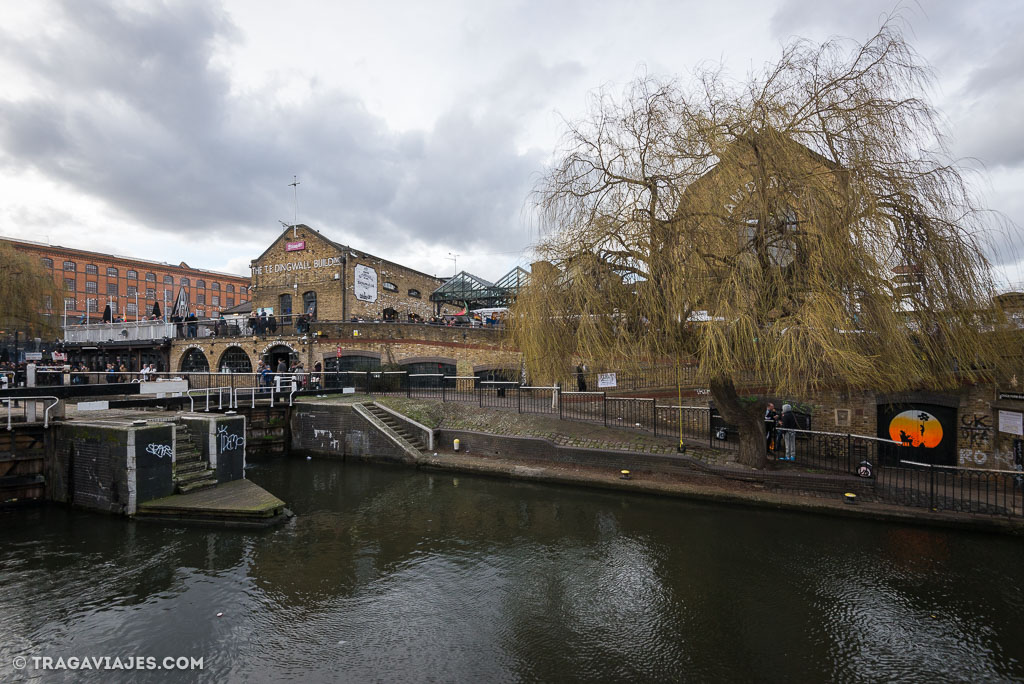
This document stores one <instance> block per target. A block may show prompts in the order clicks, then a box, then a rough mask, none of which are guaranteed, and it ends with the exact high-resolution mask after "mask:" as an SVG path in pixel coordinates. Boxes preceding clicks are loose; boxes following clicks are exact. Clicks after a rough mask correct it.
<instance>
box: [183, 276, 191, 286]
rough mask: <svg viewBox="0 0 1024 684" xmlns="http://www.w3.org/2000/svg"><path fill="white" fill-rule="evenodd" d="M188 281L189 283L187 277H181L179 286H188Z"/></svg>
mask: <svg viewBox="0 0 1024 684" xmlns="http://www.w3.org/2000/svg"><path fill="white" fill-rule="evenodd" d="M190 283H191V281H190V280H189V279H188V278H182V279H181V286H182V287H188V286H189V284H190Z"/></svg>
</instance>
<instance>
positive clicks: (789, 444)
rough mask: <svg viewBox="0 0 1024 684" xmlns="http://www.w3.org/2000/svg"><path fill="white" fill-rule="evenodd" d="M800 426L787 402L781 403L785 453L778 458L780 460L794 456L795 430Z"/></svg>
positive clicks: (790, 458)
mask: <svg viewBox="0 0 1024 684" xmlns="http://www.w3.org/2000/svg"><path fill="white" fill-rule="evenodd" d="M799 427H800V425H799V423H797V422H796V414H794V413H793V407H792V406H790V405H789V404H783V405H782V433H783V438H784V439H785V441H786V455H785V456H784V457H783V458H780V459H779V460H780V461H792V460H795V458H796V432H794V430H797V429H798V428H799Z"/></svg>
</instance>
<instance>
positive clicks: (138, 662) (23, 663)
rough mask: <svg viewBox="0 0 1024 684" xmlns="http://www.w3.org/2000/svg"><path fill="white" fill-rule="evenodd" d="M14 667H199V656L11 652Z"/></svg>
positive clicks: (51, 668) (169, 668)
mask: <svg viewBox="0 0 1024 684" xmlns="http://www.w3.org/2000/svg"><path fill="white" fill-rule="evenodd" d="M13 665H14V669H15V670H41V671H55V670H202V669H203V659H202V658H192V657H186V656H167V657H165V658H158V657H156V656H126V657H121V656H113V657H112V656H81V657H79V656H68V657H64V656H60V657H57V658H54V657H52V656H14V663H13Z"/></svg>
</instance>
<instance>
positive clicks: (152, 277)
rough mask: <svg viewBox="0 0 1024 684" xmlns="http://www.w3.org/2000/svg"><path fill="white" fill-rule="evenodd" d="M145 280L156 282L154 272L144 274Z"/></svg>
mask: <svg viewBox="0 0 1024 684" xmlns="http://www.w3.org/2000/svg"><path fill="white" fill-rule="evenodd" d="M146 281H147V282H150V283H155V282H156V273H147V274H146Z"/></svg>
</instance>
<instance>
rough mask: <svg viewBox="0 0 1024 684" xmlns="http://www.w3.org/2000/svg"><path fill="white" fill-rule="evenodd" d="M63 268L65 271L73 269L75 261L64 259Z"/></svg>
mask: <svg viewBox="0 0 1024 684" xmlns="http://www.w3.org/2000/svg"><path fill="white" fill-rule="evenodd" d="M64 270H65V271H74V270H75V262H74V261H65V262H64Z"/></svg>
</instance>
